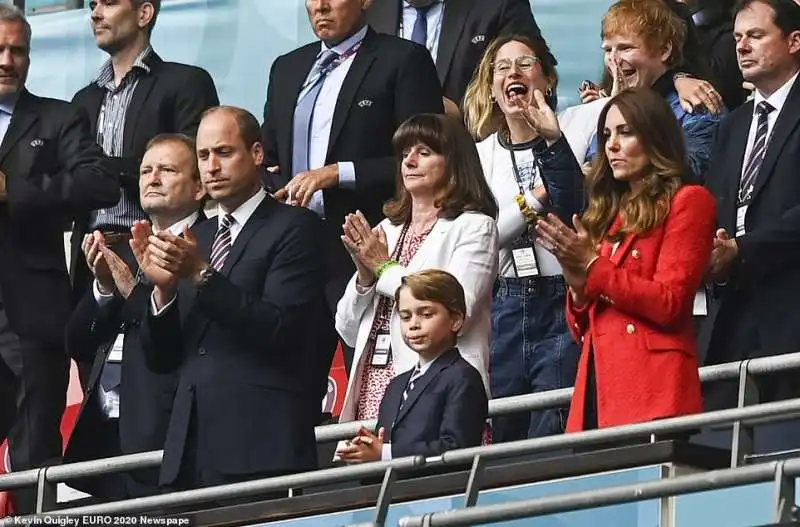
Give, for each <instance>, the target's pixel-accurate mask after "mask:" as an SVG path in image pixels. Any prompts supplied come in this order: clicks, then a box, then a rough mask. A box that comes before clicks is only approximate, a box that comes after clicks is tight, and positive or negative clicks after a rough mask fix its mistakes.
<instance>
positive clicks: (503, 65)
mask: <svg viewBox="0 0 800 527" xmlns="http://www.w3.org/2000/svg"><path fill="white" fill-rule="evenodd" d="M539 62H540V61H539V58H538V57H534V56H533V55H522V56H520V57H517V58H516V59H514V62H512V61H511V59H500V60H497V61H495V62H493V63H492V70H493V71H494V74H495V75H506V74H507V73H508V72H509V71H511V68H512V67H513V66H514V65H516V66H517V69H518V70H519V71H521V72H522V73H527V72H529V71H531V69H533V67H534V66H536V65H537V64H538V63H539Z"/></svg>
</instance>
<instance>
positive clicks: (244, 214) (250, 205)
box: [217, 188, 267, 227]
mask: <svg viewBox="0 0 800 527" xmlns="http://www.w3.org/2000/svg"><path fill="white" fill-rule="evenodd" d="M266 197H267V193H266V192H265V191H264V189H263V188H260V189H258V192H256V193H255V194H253V196H252V197H250V199H248V200H247V201H245V202H244V203H242V204H241V205H239V207H238V208H237V209H236V210H234V211H233V212H231V213H230V215H231V216H233V219H234V220H236V224H237V225H239V227H242V226H244V224H245V223H247V220H249V219H250V216H252V215H253V213H254V212H255V211H256V209H257V208H258V206H259V205H261V202H262V201H264V198H266ZM217 210H218V212H217V224H218V225H219V226H220V227H221V226H222V218H224V217H225V215H226V214H227V213H226V212H225V211H223V210H222V209H221V208H219V207H218V208H217Z"/></svg>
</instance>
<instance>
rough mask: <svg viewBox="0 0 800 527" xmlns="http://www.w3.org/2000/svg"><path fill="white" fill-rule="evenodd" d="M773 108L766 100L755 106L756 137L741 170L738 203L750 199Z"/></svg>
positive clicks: (762, 160) (762, 158) (766, 141)
mask: <svg viewBox="0 0 800 527" xmlns="http://www.w3.org/2000/svg"><path fill="white" fill-rule="evenodd" d="M773 110H775V107H774V106H772V105H771V104H770V103H768V102H767V101H761V102H760V103H758V106H757V107H756V113H758V122H757V125H756V138H755V141H753V150H751V151H750V157H749V158H748V160H747V164H746V165H745V169H744V172H742V179H741V181H740V183H739V203H744V202H747V201H749V200H750V197H751V196H752V194H753V187H754V186H755V180H756V176H757V175H758V171H759V170H760V169H761V165H762V163H763V162H764V155H765V154H766V153H767V143H768V139H769V133H768V132H769V114H770V113H771V112H772V111H773Z"/></svg>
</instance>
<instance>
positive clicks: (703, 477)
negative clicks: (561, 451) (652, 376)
mask: <svg viewBox="0 0 800 527" xmlns="http://www.w3.org/2000/svg"><path fill="white" fill-rule="evenodd" d="M781 471H782V472H783V475H785V476H790V477H791V476H797V475H800V459H790V460H783V461H772V462H770V463H759V464H758V465H751V466H747V467H741V468H733V469H731V468H728V469H720V470H713V471H709V472H703V473H701V474H692V475H689V476H678V477H674V478H669V479H662V480H659V481H651V482H646V483H634V484H630V485H619V486H615V487H610V488H604V489H598V490H589V491H582V492H574V493H570V494H559V495H556V496H548V497H544V498H534V499H527V500H521V501H515V502H507V503H500V504H495V505H485V506H476V507H469V508H464V509H458V510H449V511H441V512H434V513H429V514H426V515H422V516H407V517H404V518H401V519H400V522H399V525H400V527H423V526H425V527H428V526H430V527H465V526H469V525H482V524H487V523H496V522H505V521H510V520H518V519H522V518H532V517H535V516H544V515H546V514H555V513H559V512H567V511H576V510H583V509H594V508H597V507H606V506H609V505H618V504H622V503H632V502H638V501H644V500H649V499H655V498H665V497H669V496H676V495H680V494H689V493H693V492H702V491H707V490H715V489H725V488H730V487H738V486H741V485H752V484H754V483H763V482H766V481H772V480H774V479H775V476H776V474H779V473H780V472H781Z"/></svg>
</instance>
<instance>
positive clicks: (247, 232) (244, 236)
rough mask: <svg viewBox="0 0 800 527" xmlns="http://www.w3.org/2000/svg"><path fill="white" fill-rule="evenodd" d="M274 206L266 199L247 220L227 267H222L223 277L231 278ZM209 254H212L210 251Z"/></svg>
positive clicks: (226, 261) (270, 199)
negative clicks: (233, 270)
mask: <svg viewBox="0 0 800 527" xmlns="http://www.w3.org/2000/svg"><path fill="white" fill-rule="evenodd" d="M274 204H275V202H274V201H272V198H270V197H269V196H267V197H265V198H264V201H262V202H261V204H260V205H259V206H258V207H257V208H256V210H255V211H254V212H253V215H252V216H250V218H249V219H248V220H247V223H245V224H244V225H243V226H242V230H241V231H239V235H238V236H237V237H236V241H235V242H233V246H232V247H231V252H230V254H228V258H227V259H225V265H223V266H222V271H221V273H222V274H223V275H225V276H226V277H227V276H230V274H231V269H233V267H234V266H235V265H236V262H238V261H239V258H241V257H242V254H243V253H244V250H245V248H246V247H247V243H248V242H249V241H250V238H252V237H253V234H255V233H256V232H257V231H258V229H259V228H260V227H261V223H262V221H263V220H264V218H266V217H267V215H268V213H269V209H270V208H271V207H272V206H273V205H274ZM212 243H213V242H212ZM208 254H211V251H210V250H209V253H208Z"/></svg>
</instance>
